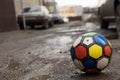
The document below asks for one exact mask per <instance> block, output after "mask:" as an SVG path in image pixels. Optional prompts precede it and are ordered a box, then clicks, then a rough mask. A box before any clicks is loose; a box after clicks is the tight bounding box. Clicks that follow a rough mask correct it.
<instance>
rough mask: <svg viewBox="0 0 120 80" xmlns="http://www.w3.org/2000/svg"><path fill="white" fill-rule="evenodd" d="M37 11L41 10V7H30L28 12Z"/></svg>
mask: <svg viewBox="0 0 120 80" xmlns="http://www.w3.org/2000/svg"><path fill="white" fill-rule="evenodd" d="M38 11H41V8H40V7H32V8H31V9H30V12H38Z"/></svg>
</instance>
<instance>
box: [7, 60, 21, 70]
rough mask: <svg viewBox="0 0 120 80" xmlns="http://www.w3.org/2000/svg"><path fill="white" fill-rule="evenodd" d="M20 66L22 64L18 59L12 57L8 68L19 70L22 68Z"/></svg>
mask: <svg viewBox="0 0 120 80" xmlns="http://www.w3.org/2000/svg"><path fill="white" fill-rule="evenodd" d="M20 66H21V64H20V63H19V62H18V61H15V60H14V59H11V60H10V61H9V62H8V65H7V69H8V70H12V71H15V70H18V69H19V68H20Z"/></svg>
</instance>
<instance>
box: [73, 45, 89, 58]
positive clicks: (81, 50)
mask: <svg viewBox="0 0 120 80" xmlns="http://www.w3.org/2000/svg"><path fill="white" fill-rule="evenodd" d="M75 55H76V57H77V58H78V59H84V58H85V57H86V55H87V50H86V48H85V47H84V46H78V47H77V48H76V49H75Z"/></svg>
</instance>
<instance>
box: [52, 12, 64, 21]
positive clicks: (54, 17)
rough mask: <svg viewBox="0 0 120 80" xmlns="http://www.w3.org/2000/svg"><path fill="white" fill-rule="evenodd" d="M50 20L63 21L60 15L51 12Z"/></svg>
mask: <svg viewBox="0 0 120 80" xmlns="http://www.w3.org/2000/svg"><path fill="white" fill-rule="evenodd" d="M52 20H53V21H54V23H63V19H62V17H61V16H60V15H59V14H57V13H54V14H52Z"/></svg>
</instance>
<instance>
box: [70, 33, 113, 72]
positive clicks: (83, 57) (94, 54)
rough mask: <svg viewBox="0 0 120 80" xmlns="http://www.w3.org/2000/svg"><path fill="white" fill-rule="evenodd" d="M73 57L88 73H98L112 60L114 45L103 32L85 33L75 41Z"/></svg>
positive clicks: (72, 49)
mask: <svg viewBox="0 0 120 80" xmlns="http://www.w3.org/2000/svg"><path fill="white" fill-rule="evenodd" d="M70 52H71V57H72V60H73V62H74V64H75V65H76V66H77V67H78V68H79V69H80V70H82V71H84V72H86V73H96V72H100V71H101V70H103V69H105V68H106V67H107V66H108V64H109V63H110V61H111V58H112V57H111V55H112V45H111V43H110V41H109V40H107V39H106V38H105V37H104V36H102V35H101V34H98V33H95V32H90V33H86V34H83V35H82V36H80V37H78V39H77V40H76V41H75V42H74V43H73V46H72V47H71V50H70Z"/></svg>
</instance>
